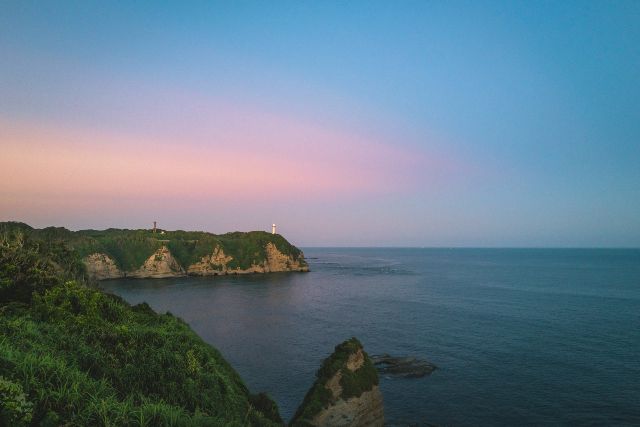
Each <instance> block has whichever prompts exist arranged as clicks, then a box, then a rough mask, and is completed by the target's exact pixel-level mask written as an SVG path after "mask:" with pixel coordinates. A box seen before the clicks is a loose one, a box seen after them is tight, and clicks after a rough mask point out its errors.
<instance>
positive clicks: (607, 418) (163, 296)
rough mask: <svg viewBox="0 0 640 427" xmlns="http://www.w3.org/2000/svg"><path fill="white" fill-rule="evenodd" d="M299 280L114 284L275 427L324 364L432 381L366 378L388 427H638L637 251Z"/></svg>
mask: <svg viewBox="0 0 640 427" xmlns="http://www.w3.org/2000/svg"><path fill="white" fill-rule="evenodd" d="M305 255H306V256H307V258H308V260H309V264H310V267H311V269H312V272H311V273H308V274H304V273H282V274H271V275H252V276H234V277H213V278H180V279H164V280H121V281H110V282H104V283H103V284H102V285H103V287H104V288H105V289H107V290H109V291H112V292H114V293H117V294H119V295H121V296H123V297H124V298H126V299H127V300H128V301H130V302H132V303H138V302H141V301H147V302H148V303H149V304H150V305H151V306H152V307H154V308H155V309H156V310H157V311H160V312H165V311H171V312H172V313H174V314H176V315H178V316H180V317H182V318H183V319H185V320H186V321H187V322H188V323H189V324H190V325H191V326H192V327H193V329H194V330H195V331H196V332H197V333H199V334H200V336H202V337H203V339H205V340H206V341H207V342H209V343H211V344H213V345H214V346H216V347H217V348H218V349H220V351H221V352H222V354H223V355H224V356H225V357H226V358H227V360H229V362H231V364H232V365H233V366H234V367H235V369H236V370H238V371H239V373H240V374H241V375H242V377H243V379H244V380H245V382H246V383H247V384H248V386H249V387H250V388H251V390H252V391H255V392H257V391H267V392H268V393H269V394H270V395H271V396H272V397H273V398H274V399H275V400H276V401H277V403H278V405H279V407H280V410H281V413H282V415H283V417H284V418H286V419H289V418H290V417H291V416H292V415H293V413H294V411H295V409H296V407H297V405H298V404H299V403H300V402H301V401H302V399H303V397H304V395H305V393H306V391H307V389H308V388H309V387H310V385H311V383H312V382H313V377H314V373H315V371H316V370H317V369H318V367H319V366H320V362H321V361H322V359H323V358H324V357H326V356H327V355H328V354H330V353H331V352H332V350H333V347H334V346H335V345H336V344H338V343H339V342H341V341H342V340H344V339H346V338H349V337H351V336H357V337H358V338H359V339H360V340H361V341H362V342H363V344H364V346H365V349H366V350H367V351H368V352H369V353H370V354H375V353H390V354H393V355H400V356H404V355H414V356H419V357H421V358H425V359H427V360H429V361H431V362H433V363H435V364H436V365H437V366H438V367H439V368H440V369H439V370H436V371H435V372H434V373H433V374H432V375H431V376H429V377H425V378H421V379H399V378H382V379H381V388H382V392H383V395H384V400H385V414H386V418H387V420H388V421H389V422H392V423H397V424H408V423H417V424H420V425H422V424H426V423H433V424H439V425H454V426H458V425H459V426H464V425H640V250H604V249H603V250H599V249H597V250H589V249H585V250H573V249H551V250H549V249H386V248H385V249H326V248H322V249H306V250H305Z"/></svg>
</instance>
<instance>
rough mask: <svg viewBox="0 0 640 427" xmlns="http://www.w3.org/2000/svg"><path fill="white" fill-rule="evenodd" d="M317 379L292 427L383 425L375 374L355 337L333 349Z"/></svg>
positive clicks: (371, 364) (381, 407) (380, 400)
mask: <svg viewBox="0 0 640 427" xmlns="http://www.w3.org/2000/svg"><path fill="white" fill-rule="evenodd" d="M316 377H317V379H316V381H315V383H314V384H313V386H312V387H311V389H310V390H309V392H308V393H307V395H306V396H305V398H304V401H303V402H302V404H301V405H300V407H299V408H298V410H297V411H296V414H295V415H294V417H293V420H292V421H291V423H290V425H291V426H292V427H301V426H322V427H334V426H335V427H347V426H349V427H365V426H367V427H369V426H372V427H378V426H380V427H382V426H383V425H384V407H383V402H382V393H381V392H380V389H379V387H378V374H377V372H376V369H375V368H374V366H373V363H372V361H371V359H370V358H369V356H368V355H367V353H365V351H364V349H363V348H362V344H360V342H359V341H358V340H357V339H356V338H351V339H350V340H347V341H345V342H343V343H342V344H340V345H338V346H336V348H335V351H334V353H333V354H332V355H331V356H329V357H328V358H327V359H325V361H324V362H323V364H322V367H321V368H320V369H319V370H318V372H317V373H316Z"/></svg>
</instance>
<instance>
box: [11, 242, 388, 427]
mask: <svg viewBox="0 0 640 427" xmlns="http://www.w3.org/2000/svg"><path fill="white" fill-rule="evenodd" d="M0 231H1V230H0ZM84 272H85V266H84V264H83V263H82V262H81V261H80V260H79V259H78V257H77V256H76V254H75V253H74V250H73V249H70V248H69V247H68V246H66V244H65V243H64V242H63V241H60V240H49V241H48V240H42V239H31V238H30V237H29V235H28V234H25V233H22V232H21V231H20V230H14V231H13V232H6V231H5V232H0V425H11V426H30V425H40V426H59V425H69V426H71V425H73V426H76V425H77V426H85V425H91V426H94V425H95V426H114V425H117V426H120V425H122V426H156V425H165V426H238V427H239V426H264V427H269V426H273V427H276V426H283V425H284V422H283V420H282V418H281V417H280V415H279V412H278V407H277V405H276V404H275V402H273V400H271V399H270V398H269V396H268V395H266V394H264V393H259V394H251V393H250V392H249V390H248V388H247V387H246V385H245V384H244V382H243V381H242V379H241V378H240V376H239V375H238V373H237V372H236V371H235V370H234V369H233V368H232V367H231V366H230V365H229V364H228V363H227V362H226V361H225V360H224V358H223V357H222V355H221V354H220V353H219V352H218V350H216V349H215V348H214V347H212V346H211V345H209V344H207V343H205V342H204V341H202V339H201V338H200V337H198V336H197V335H196V334H195V333H194V332H193V331H192V330H191V328H190V327H189V326H188V325H187V324H186V323H185V322H183V321H182V320H181V319H179V318H176V317H175V316H173V315H171V314H170V313H166V314H158V313H155V312H154V311H153V310H152V309H151V307H149V306H148V305H147V304H146V303H142V304H138V305H135V306H131V305H130V304H128V303H127V302H126V301H124V300H123V299H122V298H120V297H117V296H115V295H111V294H108V293H105V292H103V291H101V290H100V289H97V288H96V287H94V286H91V285H90V284H89V283H88V282H87V281H86V279H85V277H86V276H85V274H84ZM317 378H318V379H317V380H316V382H315V383H314V385H313V387H312V389H311V390H310V391H309V393H307V396H306V397H305V399H304V402H303V404H302V405H301V407H300V409H299V410H298V413H297V414H296V417H295V419H294V420H293V421H292V425H296V426H300V425H336V426H338V425H342V426H364V425H371V426H377V425H382V399H381V396H380V392H379V390H378V388H377V383H378V377H377V374H376V372H375V369H372V364H371V360H370V359H369V357H368V356H367V354H366V353H365V352H364V350H363V349H362V346H361V344H360V343H359V342H358V341H357V340H356V339H355V338H353V339H351V340H348V341H346V342H344V343H342V344H340V345H339V346H337V347H336V351H335V353H334V354H332V355H331V356H330V357H329V358H327V359H326V360H325V361H324V363H323V365H322V367H321V368H320V370H319V371H318V374H317Z"/></svg>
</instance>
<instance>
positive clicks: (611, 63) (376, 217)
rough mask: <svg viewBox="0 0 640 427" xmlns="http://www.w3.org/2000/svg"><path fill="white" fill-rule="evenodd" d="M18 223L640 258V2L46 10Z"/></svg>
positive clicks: (5, 156)
mask: <svg viewBox="0 0 640 427" xmlns="http://www.w3.org/2000/svg"><path fill="white" fill-rule="evenodd" d="M0 57H1V58H2V60H1V61H0V149H1V152H0V220H20V221H24V222H27V223H29V224H31V225H33V226H37V227H42V226H47V225H56V226H66V227H68V228H71V229H83V228H107V227H119V228H143V227H148V226H150V224H152V222H153V221H154V220H156V221H158V223H159V225H160V226H161V227H164V228H167V229H189V230H205V231H211V232H216V233H220V232H226V231H232V230H245V231H246V230H254V229H263V230H270V225H271V223H272V222H275V223H276V224H278V227H279V231H280V232H281V233H282V234H283V235H284V236H285V237H287V238H288V239H289V240H290V241H292V243H294V244H296V245H300V246H316V245H322V246H327V245H329V246H332V245H336V246H362V245H365V246H388V245H390V246H536V247H540V246H553V247H556V246H560V247H580V246H588V247H590V246H607V247H616V246H634V247H638V246H640V78H639V77H638V76H640V2H637V1H629V2H625V1H616V2H587V1H579V2H543V1H541V2H517V1H514V2H429V1H418V2H410V1H401V2H391V1H389V2H358V1H353V2H306V1H296V2H288V1H283V2H242V1H241V2H218V3H217V2H190V3H189V4H184V3H183V2H174V3H172V2H162V4H161V5H160V4H157V3H156V2H148V3H145V2H136V3H135V4H130V3H129V2H122V3H118V2H92V1H88V2H27V1H16V2H13V1H8V2H4V3H3V11H2V13H0Z"/></svg>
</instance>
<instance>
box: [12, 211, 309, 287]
mask: <svg viewBox="0 0 640 427" xmlns="http://www.w3.org/2000/svg"><path fill="white" fill-rule="evenodd" d="M3 231H4V232H7V231H19V232H21V233H24V234H25V235H28V236H29V237H30V238H31V239H34V240H38V241H41V242H43V243H44V244H46V245H51V244H57V243H61V244H64V245H66V246H68V247H69V248H71V249H72V250H74V251H75V252H76V254H77V256H78V257H79V258H80V259H81V260H82V263H83V264H84V266H85V269H86V272H87V275H88V276H89V277H90V278H93V279H95V280H105V279H117V278H121V277H132V278H163V277H179V276H184V275H194V276H216V275H225V274H250V273H272V272H284V271H298V272H305V271H309V267H308V265H307V263H306V261H305V259H304V254H303V253H302V251H300V249H298V248H296V247H295V246H293V245H291V244H290V243H289V242H288V241H287V240H286V239H285V238H284V237H282V236H280V235H278V234H276V235H273V234H269V233H266V232H262V231H252V232H246V233H242V232H233V233H226V234H222V235H216V234H212V233H206V232H199V231H182V230H178V231H166V230H157V232H155V233H154V232H152V231H151V230H126V229H125V230H122V229H108V230H81V231H75V232H74V231H70V230H67V229H65V228H61V227H47V228H44V229H34V228H31V227H29V226H28V225H26V224H22V223H9V222H5V223H0V232H3Z"/></svg>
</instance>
